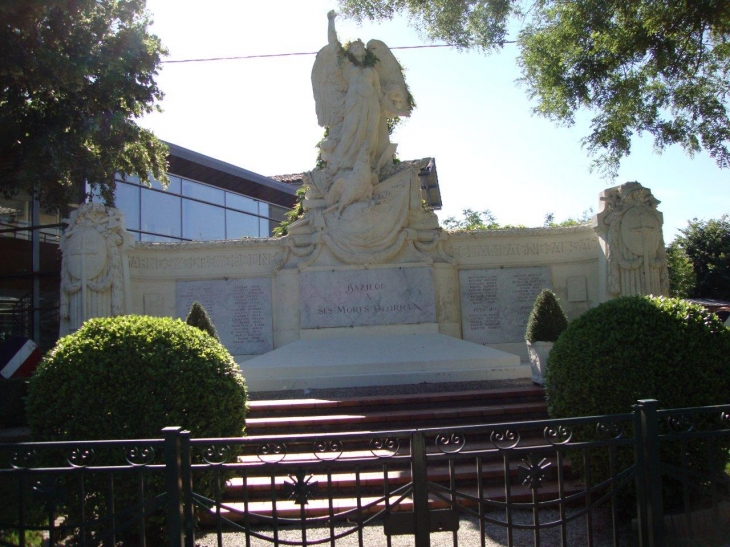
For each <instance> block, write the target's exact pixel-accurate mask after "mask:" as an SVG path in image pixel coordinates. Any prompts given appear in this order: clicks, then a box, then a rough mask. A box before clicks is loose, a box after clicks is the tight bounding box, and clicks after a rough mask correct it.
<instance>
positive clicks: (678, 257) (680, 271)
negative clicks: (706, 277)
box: [667, 241, 697, 298]
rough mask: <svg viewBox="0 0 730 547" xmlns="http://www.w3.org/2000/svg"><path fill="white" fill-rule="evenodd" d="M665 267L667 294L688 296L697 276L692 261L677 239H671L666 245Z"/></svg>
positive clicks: (679, 296) (678, 296) (680, 296)
mask: <svg viewBox="0 0 730 547" xmlns="http://www.w3.org/2000/svg"><path fill="white" fill-rule="evenodd" d="M667 267H668V269H669V295H670V296H673V297H675V298H689V297H690V296H691V295H692V293H693V291H694V288H695V285H696V283H697V276H696V275H695V271H694V268H693V267H692V261H691V260H690V259H689V257H688V256H687V253H686V252H684V249H683V248H682V247H680V245H679V242H677V241H672V243H670V244H669V245H668V246H667Z"/></svg>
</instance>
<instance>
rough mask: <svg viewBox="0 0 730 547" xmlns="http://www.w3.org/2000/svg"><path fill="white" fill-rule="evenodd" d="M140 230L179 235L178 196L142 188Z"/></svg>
mask: <svg viewBox="0 0 730 547" xmlns="http://www.w3.org/2000/svg"><path fill="white" fill-rule="evenodd" d="M141 221H142V231H143V232H153V233H156V234H160V235H166V236H173V237H180V236H181V234H180V197H179V196H172V195H170V194H166V193H164V192H155V191H153V190H142V214H141Z"/></svg>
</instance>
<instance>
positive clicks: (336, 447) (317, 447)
mask: <svg viewBox="0 0 730 547" xmlns="http://www.w3.org/2000/svg"><path fill="white" fill-rule="evenodd" d="M312 451H313V452H314V455H315V456H316V457H317V459H318V460H327V461H329V460H336V459H337V458H339V457H340V456H342V441H337V440H330V439H326V440H322V441H314V445H313V446H312Z"/></svg>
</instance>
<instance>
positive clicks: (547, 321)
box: [525, 289, 568, 343]
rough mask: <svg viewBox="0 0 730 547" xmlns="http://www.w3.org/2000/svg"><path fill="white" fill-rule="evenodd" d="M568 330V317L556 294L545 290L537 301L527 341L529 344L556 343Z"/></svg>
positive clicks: (527, 332)
mask: <svg viewBox="0 0 730 547" xmlns="http://www.w3.org/2000/svg"><path fill="white" fill-rule="evenodd" d="M566 328H568V317H567V316H566V315H565V312H564V311H563V308H561V307H560V304H558V299H557V298H556V297H555V293H553V291H551V290H550V289H543V290H542V291H540V294H538V295H537V298H536V299H535V304H534V305H533V306H532V311H531V312H530V317H529V318H528V320H527V328H526V329H525V340H527V341H528V342H530V343H532V342H555V340H557V339H558V336H560V334H561V333H562V332H563V331H564V330H565V329H566Z"/></svg>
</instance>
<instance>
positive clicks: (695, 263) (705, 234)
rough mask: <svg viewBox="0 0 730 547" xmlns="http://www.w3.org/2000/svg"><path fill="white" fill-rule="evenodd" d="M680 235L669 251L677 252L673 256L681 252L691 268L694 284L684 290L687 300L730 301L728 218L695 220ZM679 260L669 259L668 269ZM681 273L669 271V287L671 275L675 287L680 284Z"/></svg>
mask: <svg viewBox="0 0 730 547" xmlns="http://www.w3.org/2000/svg"><path fill="white" fill-rule="evenodd" d="M680 232H681V233H682V235H681V236H679V237H678V238H677V239H676V240H675V241H674V242H673V243H672V244H671V245H670V246H669V248H670V249H672V247H673V246H675V247H676V249H677V250H672V251H671V252H672V253H674V254H675V255H677V254H679V253H680V252H683V253H684V254H685V256H686V257H687V259H688V260H689V262H690V263H691V265H692V269H693V270H694V276H695V277H696V281H695V283H694V284H693V286H692V287H691V289H690V288H688V289H687V291H688V293H689V296H692V297H696V298H718V299H720V300H730V216H728V215H723V216H721V217H720V218H719V219H713V220H697V219H696V218H695V219H693V220H691V221H689V222H688V223H687V228H685V229H684V230H680ZM679 260H681V258H680V259H677V258H676V257H670V267H672V262H673V261H677V262H678V261H679ZM685 268H686V266H685ZM680 271H684V270H680V269H679V268H677V267H676V266H675V267H674V271H673V272H672V270H670V284H671V283H672V277H671V276H672V275H674V278H675V283H677V284H678V283H679V273H678V272H680ZM685 275H689V274H685ZM690 281H691V277H690ZM685 283H686V282H685Z"/></svg>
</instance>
